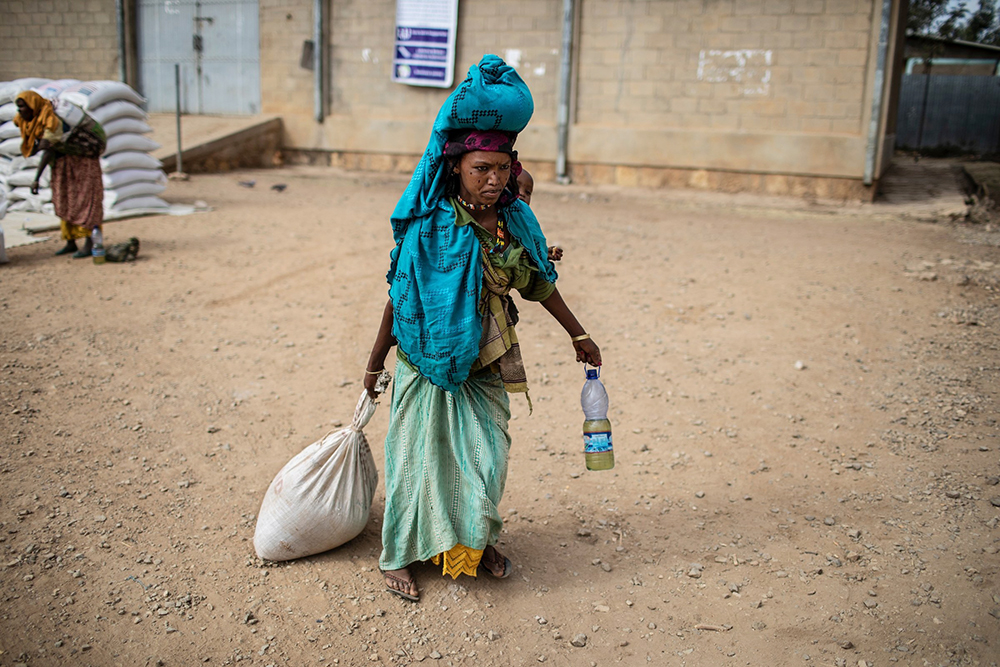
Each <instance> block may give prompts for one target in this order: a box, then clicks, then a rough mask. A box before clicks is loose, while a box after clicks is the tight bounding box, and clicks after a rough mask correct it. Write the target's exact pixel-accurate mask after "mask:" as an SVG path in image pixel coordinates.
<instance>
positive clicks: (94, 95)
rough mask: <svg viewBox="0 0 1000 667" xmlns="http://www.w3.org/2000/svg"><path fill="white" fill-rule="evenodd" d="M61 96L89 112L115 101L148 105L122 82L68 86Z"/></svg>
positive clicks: (82, 83)
mask: <svg viewBox="0 0 1000 667" xmlns="http://www.w3.org/2000/svg"><path fill="white" fill-rule="evenodd" d="M59 96H60V97H61V98H63V99H65V100H67V101H69V102H72V103H73V104H75V105H77V106H79V107H81V108H83V109H85V110H87V111H90V110H91V109H97V108H98V107H101V106H103V105H105V104H107V103H109V102H115V101H124V102H131V103H132V104H145V103H146V100H145V99H144V98H143V97H142V95H140V94H139V93H137V92H135V91H134V90H132V87H131V86H129V85H128V84H125V83H122V82H120V81H84V82H77V83H76V84H74V85H70V86H66V87H65V88H64V89H63V90H62V91H61V92H60V94H59ZM98 122H100V121H98Z"/></svg>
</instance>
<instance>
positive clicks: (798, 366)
mask: <svg viewBox="0 0 1000 667" xmlns="http://www.w3.org/2000/svg"><path fill="white" fill-rule="evenodd" d="M805 369H806V362H804V361H796V362H795V370H797V371H804V370H805Z"/></svg>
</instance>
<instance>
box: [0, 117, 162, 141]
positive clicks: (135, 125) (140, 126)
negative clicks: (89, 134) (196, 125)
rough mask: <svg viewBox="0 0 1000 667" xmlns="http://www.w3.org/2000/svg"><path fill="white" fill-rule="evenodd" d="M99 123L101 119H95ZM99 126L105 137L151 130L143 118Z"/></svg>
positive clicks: (116, 120)
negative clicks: (102, 129)
mask: <svg viewBox="0 0 1000 667" xmlns="http://www.w3.org/2000/svg"><path fill="white" fill-rule="evenodd" d="M97 122H98V123H100V122H101V121H97ZM101 127H103V128H104V135H105V136H107V137H113V136H115V135H116V134H128V133H132V134H146V133H147V132H152V131H153V128H151V127H150V126H149V123H147V122H146V121H144V120H139V119H138V118H127V117H126V118H115V119H114V120H110V121H108V122H107V123H101ZM2 132H3V126H0V137H2V136H3V134H2Z"/></svg>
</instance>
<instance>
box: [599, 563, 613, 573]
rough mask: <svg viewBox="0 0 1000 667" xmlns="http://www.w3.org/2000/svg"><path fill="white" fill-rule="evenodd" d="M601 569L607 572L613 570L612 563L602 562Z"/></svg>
mask: <svg viewBox="0 0 1000 667" xmlns="http://www.w3.org/2000/svg"><path fill="white" fill-rule="evenodd" d="M601 569H602V570H604V571H605V572H610V571H611V563H601Z"/></svg>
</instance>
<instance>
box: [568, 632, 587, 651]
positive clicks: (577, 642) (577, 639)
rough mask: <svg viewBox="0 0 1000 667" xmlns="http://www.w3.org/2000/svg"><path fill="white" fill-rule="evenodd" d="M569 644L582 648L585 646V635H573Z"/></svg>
mask: <svg viewBox="0 0 1000 667" xmlns="http://www.w3.org/2000/svg"><path fill="white" fill-rule="evenodd" d="M569 643H570V644H572V645H573V646H575V647H577V648H583V647H584V646H586V645H587V635H585V634H583V633H582V632H581V633H580V634H578V635H573V639H571V640H570V642H569Z"/></svg>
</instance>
